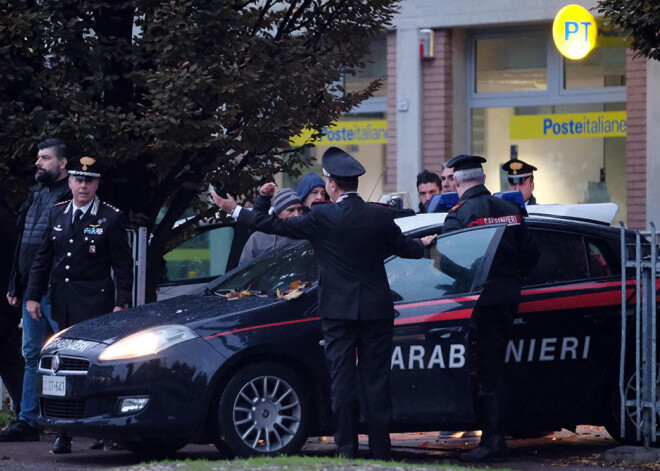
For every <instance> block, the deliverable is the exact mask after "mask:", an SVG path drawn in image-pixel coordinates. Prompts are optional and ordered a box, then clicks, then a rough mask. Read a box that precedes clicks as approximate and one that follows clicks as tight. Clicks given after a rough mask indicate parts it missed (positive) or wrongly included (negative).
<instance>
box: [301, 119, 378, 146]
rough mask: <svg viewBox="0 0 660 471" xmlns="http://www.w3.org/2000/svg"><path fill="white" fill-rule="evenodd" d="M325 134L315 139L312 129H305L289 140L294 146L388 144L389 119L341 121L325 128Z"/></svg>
mask: <svg viewBox="0 0 660 471" xmlns="http://www.w3.org/2000/svg"><path fill="white" fill-rule="evenodd" d="M323 132H324V134H325V135H324V136H322V137H320V138H319V139H317V140H316V141H314V140H313V139H312V138H311V136H312V131H311V130H309V129H303V131H302V132H301V133H300V134H298V135H297V136H295V137H292V138H291V139H290V140H289V141H290V142H291V145H293V146H301V145H303V144H306V143H308V142H313V143H314V144H315V145H317V146H345V145H365V144H387V120H386V119H371V120H360V121H339V122H337V123H335V124H332V125H330V126H326V127H324V128H323Z"/></svg>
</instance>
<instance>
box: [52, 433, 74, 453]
mask: <svg viewBox="0 0 660 471" xmlns="http://www.w3.org/2000/svg"><path fill="white" fill-rule="evenodd" d="M53 453H55V454H56V455H63V454H65V453H71V437H70V436H68V435H58V436H57V438H56V439H55V443H53Z"/></svg>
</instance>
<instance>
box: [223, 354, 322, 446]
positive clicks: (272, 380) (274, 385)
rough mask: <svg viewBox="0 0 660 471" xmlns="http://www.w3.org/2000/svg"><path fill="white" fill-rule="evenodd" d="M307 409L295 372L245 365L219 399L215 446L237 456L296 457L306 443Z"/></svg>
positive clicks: (274, 366) (274, 365) (272, 366)
mask: <svg viewBox="0 0 660 471" xmlns="http://www.w3.org/2000/svg"><path fill="white" fill-rule="evenodd" d="M308 410H309V409H308V401H307V394H306V388H305V387H304V383H303V381H302V380H301V379H300V377H299V376H298V375H297V374H296V373H295V372H293V371H292V370H291V369H289V368H287V367H285V366H283V365H280V364H277V363H256V364H253V365H250V366H248V367H247V368H245V369H243V370H241V371H239V372H238V373H237V374H236V375H235V376H234V377H233V378H232V379H231V380H230V381H229V383H228V384H227V386H226V388H225V389H224V391H223V392H222V394H221V396H220V401H219V405H218V428H219V432H220V433H219V434H218V435H219V436H218V440H217V442H216V447H217V448H218V450H220V451H221V452H223V453H226V451H227V448H228V449H229V450H231V452H233V453H234V454H236V455H238V456H271V455H278V454H291V453H296V452H298V451H299V450H300V448H301V447H302V446H303V444H304V443H305V440H306V439H307V431H306V429H307V421H308V416H309V413H308Z"/></svg>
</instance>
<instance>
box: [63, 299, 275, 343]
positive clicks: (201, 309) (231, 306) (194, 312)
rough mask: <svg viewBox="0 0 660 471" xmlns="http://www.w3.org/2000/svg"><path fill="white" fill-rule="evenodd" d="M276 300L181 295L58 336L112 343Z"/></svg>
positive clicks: (87, 322)
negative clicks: (149, 330) (164, 327)
mask: <svg viewBox="0 0 660 471" xmlns="http://www.w3.org/2000/svg"><path fill="white" fill-rule="evenodd" d="M276 301H278V300H277V299H275V298H263V297H259V296H250V297H245V298H241V299H236V300H228V299H226V298H224V297H222V296H212V295H209V296H204V295H185V296H179V297H176V298H172V299H167V300H165V301H160V302H157V303H151V304H145V305H143V306H137V307H134V308H131V309H124V310H122V311H118V312H112V313H109V314H106V315H103V316H99V317H95V318H93V319H89V320H87V321H84V322H81V323H79V324H76V325H74V326H72V327H71V328H70V329H69V330H67V331H66V333H65V334H64V335H63V336H62V338H68V339H84V340H93V341H95V342H103V343H108V344H110V343H113V342H115V341H116V340H118V339H120V338H123V337H126V336H128V335H131V334H134V333H136V332H139V331H141V330H144V329H148V328H150V327H156V326H159V325H169V324H179V325H188V326H190V325H192V324H196V323H198V322H199V321H204V320H207V319H211V318H222V317H227V316H235V314H236V313H237V312H244V311H251V310H253V309H260V308H262V307H264V306H267V305H270V304H272V303H274V302H276Z"/></svg>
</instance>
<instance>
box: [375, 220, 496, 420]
mask: <svg viewBox="0 0 660 471" xmlns="http://www.w3.org/2000/svg"><path fill="white" fill-rule="evenodd" d="M505 228H506V225H503V224H502V225H490V226H480V227H475V228H471V229H465V230H462V231H456V232H451V233H448V234H444V235H441V236H439V237H438V239H437V241H436V244H434V245H433V246H431V247H430V248H427V250H426V252H425V255H424V258H422V259H419V260H412V259H402V258H399V257H394V258H392V259H390V260H389V261H388V262H387V263H386V265H385V267H386V269H387V274H388V278H389V282H390V288H391V290H392V296H393V298H394V307H395V309H396V311H397V312H398V316H397V318H396V319H395V321H394V348H393V352H392V359H391V382H392V384H391V387H392V400H393V405H394V423H395V426H396V428H397V429H398V430H402V429H405V428H406V427H410V428H411V430H412V429H417V430H420V429H427V430H433V429H435V430H439V429H443V430H444V429H450V428H451V427H452V426H456V427H458V426H460V425H461V424H462V425H466V424H470V423H473V422H474V415H473V410H472V388H471V382H470V362H469V356H468V341H469V331H470V318H471V315H472V311H473V309H474V307H475V304H476V302H477V300H478V299H479V296H480V295H481V290H482V288H483V285H484V282H485V280H486V277H487V275H488V271H489V269H490V265H491V263H492V261H493V256H494V254H495V251H496V250H497V247H498V245H499V242H500V239H501V237H502V234H503V233H504V230H505ZM436 232H439V231H438V229H436ZM429 233H433V230H426V231H424V232H423V233H422V234H420V235H426V234H429ZM443 425H447V426H448V427H446V428H444V427H443Z"/></svg>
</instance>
